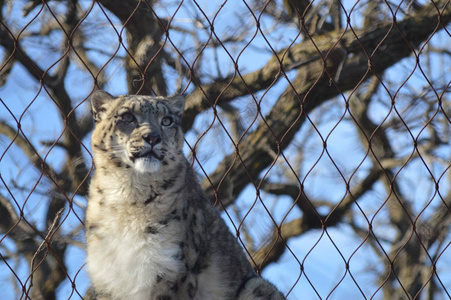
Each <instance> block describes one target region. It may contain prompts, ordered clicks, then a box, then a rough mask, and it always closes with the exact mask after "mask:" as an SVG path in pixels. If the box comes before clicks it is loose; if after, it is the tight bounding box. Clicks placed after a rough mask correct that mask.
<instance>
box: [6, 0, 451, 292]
mask: <svg viewBox="0 0 451 300" xmlns="http://www.w3.org/2000/svg"><path fill="white" fill-rule="evenodd" d="M0 7H1V10H0V59H1V62H0V98H1V101H0V102H1V103H0V107H1V108H0V168H1V169H0V170H1V173H0V179H1V184H0V233H1V234H0V286H1V289H0V295H1V297H0V298H1V299H56V298H58V299H79V298H83V297H84V295H85V294H86V291H87V289H88V287H89V279H88V277H87V275H86V268H85V266H84V260H85V245H84V243H85V241H84V211H85V208H86V203H87V200H86V196H87V185H88V183H89V178H90V174H91V173H92V172H93V170H94V166H93V163H92V156H91V154H90V140H89V137H90V132H91V130H92V127H93V122H92V118H91V114H90V110H89V96H90V95H91V93H92V92H93V91H94V90H96V89H99V88H100V89H104V90H106V91H108V92H110V93H111V94H115V95H119V94H150V95H169V94H174V93H183V94H184V95H185V96H186V99H187V102H186V109H185V113H184V119H183V126H184V130H185V132H186V136H185V139H186V143H185V144H186V145H185V153H186V154H187V156H188V158H189V160H190V161H192V163H193V167H194V168H195V170H196V171H197V173H198V174H199V178H200V181H201V183H202V187H203V188H204V190H205V191H206V193H207V195H208V196H209V197H210V198H211V201H212V202H214V203H215V204H216V206H217V207H218V208H219V209H221V210H222V211H223V217H224V219H225V220H226V221H227V222H228V224H229V225H230V229H231V230H232V232H234V233H235V234H236V235H237V237H238V240H239V241H240V242H241V243H242V245H243V247H244V248H245V250H246V252H247V254H248V255H249V259H250V261H251V263H252V264H253V266H254V267H255V269H256V270H257V271H258V272H259V273H260V274H262V275H263V276H264V277H266V278H268V279H269V280H270V281H272V282H274V283H275V284H276V285H277V287H278V288H279V289H280V290H281V291H282V292H283V293H284V294H285V295H287V296H288V299H345V298H349V297H350V298H352V299H448V298H451V288H450V287H451V271H450V270H449V265H450V264H451V249H450V245H451V234H450V226H451V185H450V179H451V171H450V161H451V157H450V153H451V151H450V137H451V134H450V129H451V127H450V123H451V119H450V116H451V107H450V100H449V91H450V82H451V75H450V74H451V47H450V46H451V37H450V31H449V22H450V21H451V4H450V3H449V1H442V0H436V1H432V0H425V1H421V0H420V1H417V0H411V1H395V2H388V1H382V0H377V1H335V0H320V1H317V0H314V1H308V0H284V1H280V0H277V1H275V0H267V1H263V0H249V1H244V0H240V1H238V0H236V1H235V0H234V1H232V0H229V1H227V0H225V1H207V0H202V1H195V0H188V1H171V0H161V1H157V0H150V1H147V0H144V1H104V0H95V1H88V0H86V1H81V0H66V1H42V2H41V1H27V0H17V1H0Z"/></svg>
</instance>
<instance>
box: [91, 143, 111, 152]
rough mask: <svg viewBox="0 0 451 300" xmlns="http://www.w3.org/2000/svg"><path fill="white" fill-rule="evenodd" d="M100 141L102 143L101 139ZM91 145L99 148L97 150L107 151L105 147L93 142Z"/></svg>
mask: <svg viewBox="0 0 451 300" xmlns="http://www.w3.org/2000/svg"><path fill="white" fill-rule="evenodd" d="M101 143H103V141H101ZM92 146H93V147H94V148H96V149H99V150H100V151H102V152H107V151H108V150H107V149H105V148H103V147H102V146H100V145H96V144H93V145H92Z"/></svg>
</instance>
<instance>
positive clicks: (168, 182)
mask: <svg viewBox="0 0 451 300" xmlns="http://www.w3.org/2000/svg"><path fill="white" fill-rule="evenodd" d="M173 185H174V179H167V180H163V184H162V185H161V188H162V189H163V190H166V189H168V188H170V187H172V186H173Z"/></svg>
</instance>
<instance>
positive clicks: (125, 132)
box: [86, 91, 284, 300]
mask: <svg viewBox="0 0 451 300" xmlns="http://www.w3.org/2000/svg"><path fill="white" fill-rule="evenodd" d="M91 103H92V110H93V115H94V118H95V120H96V126H95V129H94V132H93V135H92V148H93V154H94V162H95V166H96V171H95V174H94V176H93V178H92V181H91V185H90V191H89V204H88V209H87V213H86V225H87V226H86V228H87V229H86V240H87V253H88V255H87V266H88V272H89V275H90V277H91V280H92V284H93V286H94V289H95V293H96V295H97V298H98V299H114V300H122V299H124V300H125V299H127V300H131V299H133V300H141V299H142V300H144V299H145V300H154V299H155V300H157V299H159V300H170V299H171V300H177V299H181V300H184V299H198V300H201V299H205V300H210V299H241V300H252V299H260V300H277V299H284V296H283V295H282V294H281V293H280V292H279V291H277V289H276V288H275V287H274V286H273V285H272V284H271V283H269V282H268V281H266V280H264V279H262V278H260V277H258V276H257V275H256V274H255V273H254V271H253V269H252V267H251V265H250V264H249V262H248V261H247V259H246V256H245V255H244V253H243V250H242V249H241V247H240V246H239V245H238V243H237V242H236V240H235V238H234V237H233V235H232V234H231V233H230V232H229V231H228V229H227V226H226V225H225V223H224V221H223V220H222V219H221V217H220V215H219V213H218V211H217V210H216V209H215V208H214V207H213V206H212V204H211V203H210V202H209V200H208V199H207V198H206V197H205V195H204V193H203V191H202V189H201V187H200V185H199V183H198V182H197V180H196V176H195V174H194V172H193V170H192V169H191V167H190V166H189V164H188V162H187V160H186V159H185V157H184V155H183V153H182V146H183V132H182V130H181V127H180V121H181V115H182V111H183V108H184V99H183V98H182V97H180V96H177V97H172V98H161V97H149V96H120V97H117V98H115V97H113V96H111V95H109V94H107V93H105V92H102V91H99V92H96V93H94V94H93V96H92V98H91Z"/></svg>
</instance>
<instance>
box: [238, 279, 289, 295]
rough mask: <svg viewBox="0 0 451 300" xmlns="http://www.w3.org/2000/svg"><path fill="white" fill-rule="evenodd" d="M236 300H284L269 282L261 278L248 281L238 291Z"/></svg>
mask: <svg viewBox="0 0 451 300" xmlns="http://www.w3.org/2000/svg"><path fill="white" fill-rule="evenodd" d="M237 299H238V300H285V296H284V295H282V293H281V292H279V291H278V290H277V288H276V287H275V286H274V285H273V284H272V283H270V282H269V281H267V280H265V279H263V278H261V277H253V278H251V279H249V280H248V281H247V282H246V284H245V285H244V287H243V289H242V290H241V291H240V293H239V295H238V297H237Z"/></svg>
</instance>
